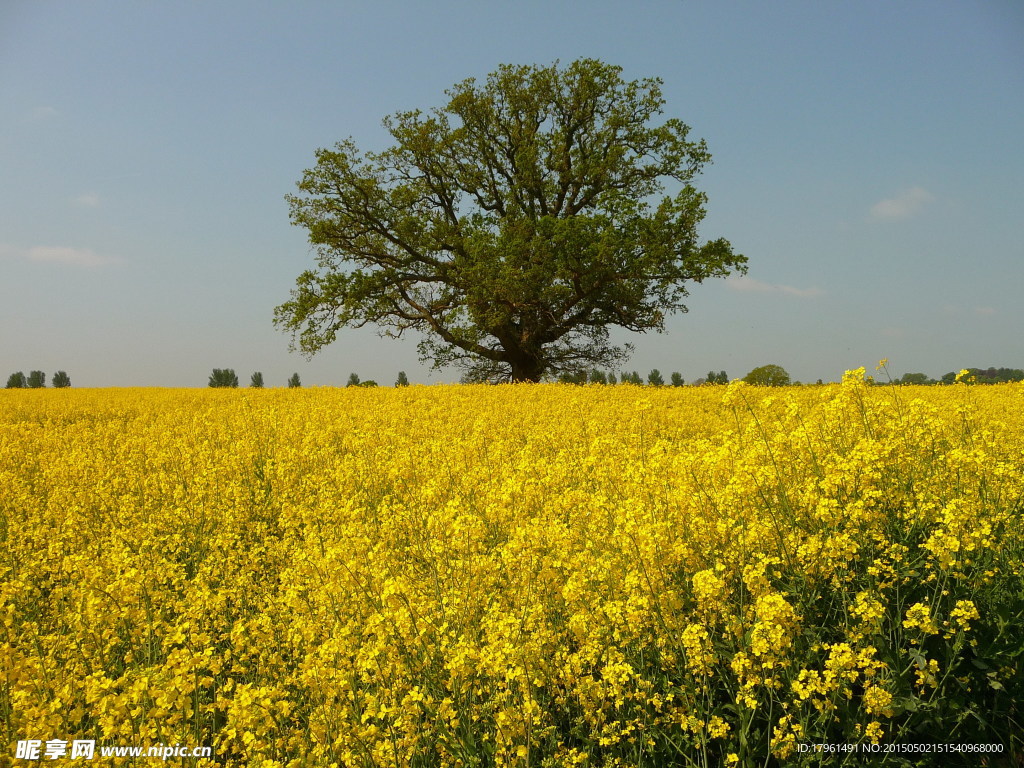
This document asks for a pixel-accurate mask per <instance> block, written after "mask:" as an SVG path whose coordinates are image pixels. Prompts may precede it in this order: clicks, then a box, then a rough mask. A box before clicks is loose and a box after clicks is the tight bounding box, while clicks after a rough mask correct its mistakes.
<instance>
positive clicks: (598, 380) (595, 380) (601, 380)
mask: <svg viewBox="0 0 1024 768" xmlns="http://www.w3.org/2000/svg"><path fill="white" fill-rule="evenodd" d="M590 383H591V384H607V383H608V376H607V375H605V372H604V371H601V370H598V369H597V368H595V369H594V370H592V371H591V372H590Z"/></svg>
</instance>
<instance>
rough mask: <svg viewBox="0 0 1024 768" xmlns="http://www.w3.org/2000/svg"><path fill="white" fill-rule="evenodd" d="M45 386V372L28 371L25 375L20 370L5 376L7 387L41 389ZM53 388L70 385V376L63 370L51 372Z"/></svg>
mask: <svg viewBox="0 0 1024 768" xmlns="http://www.w3.org/2000/svg"><path fill="white" fill-rule="evenodd" d="M45 386H46V374H45V373H43V372H42V371H29V373H28V376H26V375H25V374H24V373H23V372H22V371H17V372H16V373H12V374H11V375H10V376H8V377H7V388H8V389H42V388H43V387H45ZM51 386H52V387H53V388H54V389H64V388H65V387H70V386H71V377H70V376H68V375H67V373H66V372H64V371H57V372H56V373H55V374H53V383H52V384H51Z"/></svg>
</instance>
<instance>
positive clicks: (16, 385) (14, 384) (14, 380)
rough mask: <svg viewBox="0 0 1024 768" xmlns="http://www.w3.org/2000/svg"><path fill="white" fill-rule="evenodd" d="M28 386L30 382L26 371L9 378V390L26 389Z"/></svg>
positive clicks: (13, 374)
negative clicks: (26, 376)
mask: <svg viewBox="0 0 1024 768" xmlns="http://www.w3.org/2000/svg"><path fill="white" fill-rule="evenodd" d="M27 386H28V380H27V379H26V378H25V373H24V371H17V372H16V373H12V374H11V375H10V376H8V377H7V388H8V389H24V388H25V387H27Z"/></svg>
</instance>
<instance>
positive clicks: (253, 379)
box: [249, 371, 263, 389]
mask: <svg viewBox="0 0 1024 768" xmlns="http://www.w3.org/2000/svg"><path fill="white" fill-rule="evenodd" d="M249 386H250V387H252V388H253V389H263V374H262V373H261V372H260V371H256V373H254V374H253V375H252V376H250V377H249Z"/></svg>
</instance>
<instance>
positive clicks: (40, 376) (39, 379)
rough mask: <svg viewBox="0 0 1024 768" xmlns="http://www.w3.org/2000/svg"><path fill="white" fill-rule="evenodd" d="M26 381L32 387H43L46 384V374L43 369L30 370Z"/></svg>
mask: <svg viewBox="0 0 1024 768" xmlns="http://www.w3.org/2000/svg"><path fill="white" fill-rule="evenodd" d="M25 383H26V384H27V385H28V387H29V388H30V389H42V388H43V387H45V386H46V374H45V373H43V372H42V371H29V373H28V379H26V380H25Z"/></svg>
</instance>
